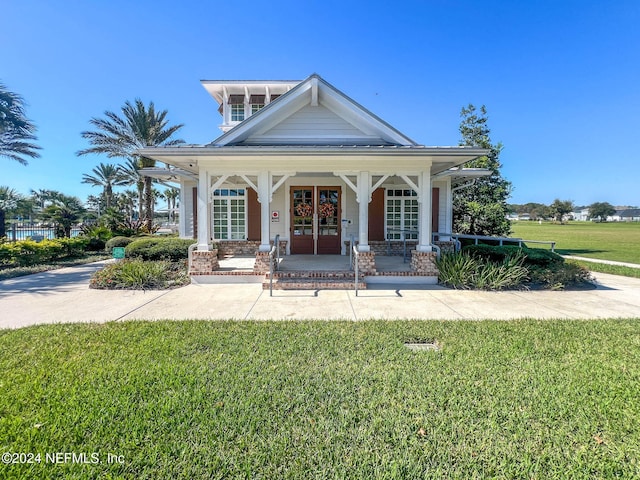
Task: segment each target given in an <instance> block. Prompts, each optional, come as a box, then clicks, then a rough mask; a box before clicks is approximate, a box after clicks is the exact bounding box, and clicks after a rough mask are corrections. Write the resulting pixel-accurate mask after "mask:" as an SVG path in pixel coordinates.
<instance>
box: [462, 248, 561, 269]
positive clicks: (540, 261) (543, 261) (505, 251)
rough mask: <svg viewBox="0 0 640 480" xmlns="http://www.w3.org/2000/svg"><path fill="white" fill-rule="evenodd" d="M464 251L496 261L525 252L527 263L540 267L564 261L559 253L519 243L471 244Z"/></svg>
mask: <svg viewBox="0 0 640 480" xmlns="http://www.w3.org/2000/svg"><path fill="white" fill-rule="evenodd" d="M463 251H465V252H467V253H469V254H470V255H472V256H475V257H483V258H487V259H489V260H492V261H494V262H502V261H503V260H504V259H505V258H507V257H513V256H514V255H517V254H519V253H523V254H524V255H525V256H526V258H525V264H526V265H536V266H539V267H549V266H551V265H556V264H561V263H564V258H562V257H561V256H560V255H558V254H557V253H554V252H551V251H550V250H543V249H541V248H527V247H522V248H520V247H518V246H517V245H502V246H493V245H469V246H467V247H464V248H463Z"/></svg>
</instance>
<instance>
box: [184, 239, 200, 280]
mask: <svg viewBox="0 0 640 480" xmlns="http://www.w3.org/2000/svg"><path fill="white" fill-rule="evenodd" d="M197 246H198V244H197V243H192V244H191V245H189V248H188V249H187V275H189V274H191V254H192V253H193V251H194V250H195V248H196V247H197Z"/></svg>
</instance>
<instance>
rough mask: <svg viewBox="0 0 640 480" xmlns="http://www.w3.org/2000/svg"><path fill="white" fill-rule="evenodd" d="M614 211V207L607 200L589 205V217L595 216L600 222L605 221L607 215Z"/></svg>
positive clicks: (613, 213) (612, 213)
mask: <svg viewBox="0 0 640 480" xmlns="http://www.w3.org/2000/svg"><path fill="white" fill-rule="evenodd" d="M615 213H616V209H615V207H614V206H613V205H611V204H610V203H608V202H596V203H593V204H591V205H590V206H589V218H590V219H594V218H597V219H598V220H599V221H600V222H606V221H607V217H609V216H611V215H615Z"/></svg>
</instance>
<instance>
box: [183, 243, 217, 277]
mask: <svg viewBox="0 0 640 480" xmlns="http://www.w3.org/2000/svg"><path fill="white" fill-rule="evenodd" d="M219 267H220V265H219V264H218V250H217V249H213V250H209V251H206V252H205V251H197V250H195V251H193V252H191V264H190V265H189V275H211V274H213V272H215V271H216V270H218V268H219Z"/></svg>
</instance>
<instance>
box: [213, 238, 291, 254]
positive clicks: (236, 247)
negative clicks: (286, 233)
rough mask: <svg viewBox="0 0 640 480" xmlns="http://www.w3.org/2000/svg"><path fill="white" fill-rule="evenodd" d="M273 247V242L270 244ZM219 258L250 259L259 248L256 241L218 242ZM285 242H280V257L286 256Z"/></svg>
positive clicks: (258, 243)
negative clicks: (236, 257) (240, 257)
mask: <svg viewBox="0 0 640 480" xmlns="http://www.w3.org/2000/svg"><path fill="white" fill-rule="evenodd" d="M271 244H272V245H273V241H272V242H271ZM217 245H218V252H219V253H220V256H221V257H233V256H245V257H252V256H254V255H255V254H256V252H257V251H258V248H259V247H260V241H258V240H220V241H218V243H217ZM286 251H287V240H280V256H283V255H285V254H286Z"/></svg>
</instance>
